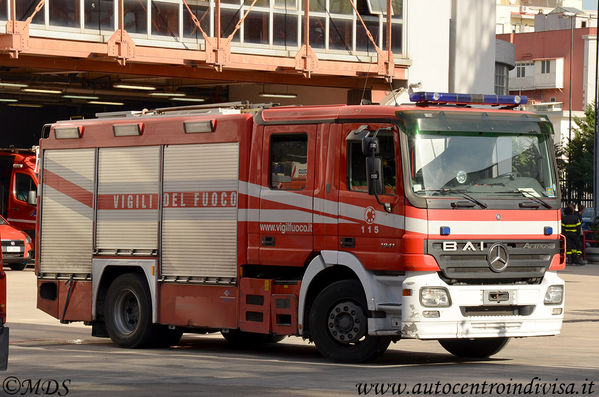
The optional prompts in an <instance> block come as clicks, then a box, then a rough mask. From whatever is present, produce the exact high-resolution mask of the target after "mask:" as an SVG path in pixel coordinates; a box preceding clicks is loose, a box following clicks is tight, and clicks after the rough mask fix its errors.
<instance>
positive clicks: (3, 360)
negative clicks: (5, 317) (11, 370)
mask: <svg viewBox="0 0 599 397" xmlns="http://www.w3.org/2000/svg"><path fill="white" fill-rule="evenodd" d="M6 368H8V327H0V371H6Z"/></svg>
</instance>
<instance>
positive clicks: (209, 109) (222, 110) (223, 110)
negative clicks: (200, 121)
mask: <svg viewBox="0 0 599 397" xmlns="http://www.w3.org/2000/svg"><path fill="white" fill-rule="evenodd" d="M274 106H278V104H276V103H259V104H252V103H249V102H247V101H238V102H222V103H210V104H205V105H189V106H173V107H166V108H157V109H153V110H148V109H144V110H126V111H122V112H103V113H96V117H97V118H100V119H102V118H119V117H140V116H158V115H166V114H170V115H179V114H181V115H182V114H240V113H256V112H258V111H260V110H262V109H268V108H270V107H274Z"/></svg>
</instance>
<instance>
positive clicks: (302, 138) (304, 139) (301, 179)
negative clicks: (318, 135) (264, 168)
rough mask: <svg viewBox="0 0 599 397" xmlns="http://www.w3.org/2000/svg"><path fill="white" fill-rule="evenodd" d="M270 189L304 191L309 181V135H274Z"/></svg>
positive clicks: (272, 138)
mask: <svg viewBox="0 0 599 397" xmlns="http://www.w3.org/2000/svg"><path fill="white" fill-rule="evenodd" d="M270 176H271V178H270V187H271V189H277V190H303V189H305V187H306V181H307V179H308V135H307V134H281V135H272V136H271V141H270Z"/></svg>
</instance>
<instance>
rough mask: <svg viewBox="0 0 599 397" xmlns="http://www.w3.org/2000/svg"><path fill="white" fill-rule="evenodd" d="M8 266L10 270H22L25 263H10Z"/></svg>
mask: <svg viewBox="0 0 599 397" xmlns="http://www.w3.org/2000/svg"><path fill="white" fill-rule="evenodd" d="M8 267H10V269H11V270H24V269H25V268H26V267H27V263H11V264H9V265H8Z"/></svg>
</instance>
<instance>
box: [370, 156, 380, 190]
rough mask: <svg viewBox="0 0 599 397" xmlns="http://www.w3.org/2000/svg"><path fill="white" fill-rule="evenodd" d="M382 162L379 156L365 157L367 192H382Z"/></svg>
mask: <svg viewBox="0 0 599 397" xmlns="http://www.w3.org/2000/svg"><path fill="white" fill-rule="evenodd" d="M382 175H383V162H382V161H381V158H380V157H374V156H371V157H366V181H368V194H383V179H382Z"/></svg>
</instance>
